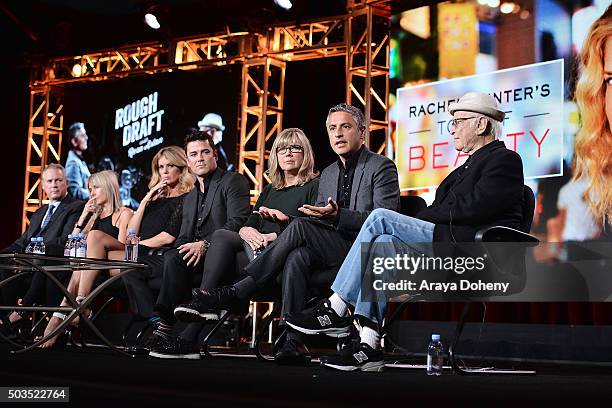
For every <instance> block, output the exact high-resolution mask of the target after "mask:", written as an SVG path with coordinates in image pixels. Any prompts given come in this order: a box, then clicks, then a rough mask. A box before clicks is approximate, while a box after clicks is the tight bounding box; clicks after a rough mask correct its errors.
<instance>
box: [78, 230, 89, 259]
mask: <svg viewBox="0 0 612 408" xmlns="http://www.w3.org/2000/svg"><path fill="white" fill-rule="evenodd" d="M75 247H76V256H77V257H78V258H87V239H86V238H85V234H83V233H80V234H77V238H76V240H75Z"/></svg>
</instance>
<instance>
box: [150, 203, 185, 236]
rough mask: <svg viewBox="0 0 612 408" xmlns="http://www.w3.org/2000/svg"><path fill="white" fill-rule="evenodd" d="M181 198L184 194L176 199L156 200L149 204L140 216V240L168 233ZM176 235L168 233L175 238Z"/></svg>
mask: <svg viewBox="0 0 612 408" xmlns="http://www.w3.org/2000/svg"><path fill="white" fill-rule="evenodd" d="M183 198H185V194H183V195H180V196H178V197H168V198H158V199H157V200H154V201H153V202H151V203H149V205H148V206H147V208H146V209H145V212H144V214H143V216H142V223H141V224H140V238H141V239H143V240H144V239H149V238H153V237H154V236H156V235H157V234H159V233H160V232H162V231H166V232H168V233H170V231H168V225H169V224H170V220H171V218H172V215H173V214H174V212H175V211H176V208H177V207H178V206H179V205H180V204H181V203H182V201H183ZM173 232H174V231H173ZM176 234H178V232H175V234H172V233H170V235H172V236H173V237H175V238H176V237H177V235H176Z"/></svg>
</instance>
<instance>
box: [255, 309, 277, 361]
mask: <svg viewBox="0 0 612 408" xmlns="http://www.w3.org/2000/svg"><path fill="white" fill-rule="evenodd" d="M280 309H281V302H274V308H273V309H272V312H270V314H269V315H268V317H266V320H265V321H264V323H263V324H262V325H261V328H260V329H259V334H258V335H257V339H256V340H255V346H254V350H255V355H256V356H257V359H258V360H261V361H274V355H272V356H267V355H264V354H263V353H262V352H261V350H260V349H259V345H260V344H261V342H262V340H263V338H264V336H265V335H266V331H267V329H268V327H269V326H270V325H271V324H272V322H273V321H274V318H275V317H276V316H277V315H278V314H279V313H280ZM272 350H273V351H274V348H272Z"/></svg>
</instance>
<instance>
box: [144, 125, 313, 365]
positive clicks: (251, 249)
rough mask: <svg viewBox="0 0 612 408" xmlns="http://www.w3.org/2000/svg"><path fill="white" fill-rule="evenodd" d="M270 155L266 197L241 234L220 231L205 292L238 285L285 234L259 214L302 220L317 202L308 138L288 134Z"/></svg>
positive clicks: (190, 330)
mask: <svg viewBox="0 0 612 408" xmlns="http://www.w3.org/2000/svg"><path fill="white" fill-rule="evenodd" d="M270 152H271V153H270V157H269V159H268V172H267V176H268V177H269V180H270V184H268V185H267V186H266V187H265V188H264V189H263V191H262V192H261V194H260V196H259V199H258V200H257V203H256V204H255V207H254V211H253V213H252V214H251V216H250V217H249V218H248V219H247V221H246V223H245V225H244V227H242V228H241V229H240V230H239V232H237V233H236V232H233V231H228V230H224V229H219V230H217V231H215V232H214V233H213V235H212V238H211V240H210V248H208V251H207V255H206V258H205V259H204V272H203V276H202V284H201V286H200V287H201V288H203V289H213V288H216V287H218V286H219V285H220V284H222V283H223V282H224V281H231V280H232V279H234V278H235V273H236V271H237V270H242V268H244V267H245V266H246V265H247V264H248V263H249V262H250V261H251V260H253V259H254V256H256V255H255V254H257V253H258V252H260V251H262V250H265V248H266V247H267V246H268V245H270V244H271V243H272V242H274V240H275V239H276V238H277V236H278V234H280V233H281V232H282V230H283V229H284V227H285V225H283V224H280V223H276V222H272V221H268V220H265V219H263V218H262V216H261V215H260V214H259V213H260V212H274V211H275V210H278V211H281V212H283V213H284V214H287V215H288V216H290V217H299V216H301V215H302V214H301V213H300V212H299V211H298V208H300V207H301V206H302V205H303V204H314V203H315V202H316V199H317V194H318V190H319V179H318V178H317V177H318V175H319V173H318V172H316V171H315V170H314V153H313V151H312V147H311V145H310V142H309V141H308V138H307V137H306V135H305V134H304V132H303V131H302V130H300V129H297V128H289V129H285V130H283V131H282V132H281V133H280V134H279V135H278V136H277V137H276V139H275V140H274V143H273V144H272V149H271V151H270ZM201 328H202V324H200V323H190V324H189V325H187V327H186V328H185V330H184V331H183V333H182V334H181V335H180V336H179V337H180V338H181V340H180V341H182V342H187V343H188V344H193V343H194V342H195V341H196V339H197V336H198V334H199V332H200V330H201ZM179 347H180V346H179ZM187 347H189V346H187ZM151 355H153V354H151ZM154 357H155V356H154Z"/></svg>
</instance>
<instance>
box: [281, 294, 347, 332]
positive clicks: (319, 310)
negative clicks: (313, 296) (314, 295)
mask: <svg viewBox="0 0 612 408" xmlns="http://www.w3.org/2000/svg"><path fill="white" fill-rule="evenodd" d="M285 322H286V323H287V324H288V325H289V326H291V327H292V328H293V329H295V330H297V331H299V332H302V333H305V334H327V335H328V336H330V337H346V336H348V335H349V333H350V329H351V325H352V324H353V319H352V318H351V317H340V316H338V314H337V313H336V312H335V311H334V309H332V308H331V303H330V302H329V299H324V300H322V301H321V302H319V304H318V305H317V306H316V307H315V308H314V309H313V310H311V311H305V312H301V313H290V314H288V315H287V316H286V317H285Z"/></svg>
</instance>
